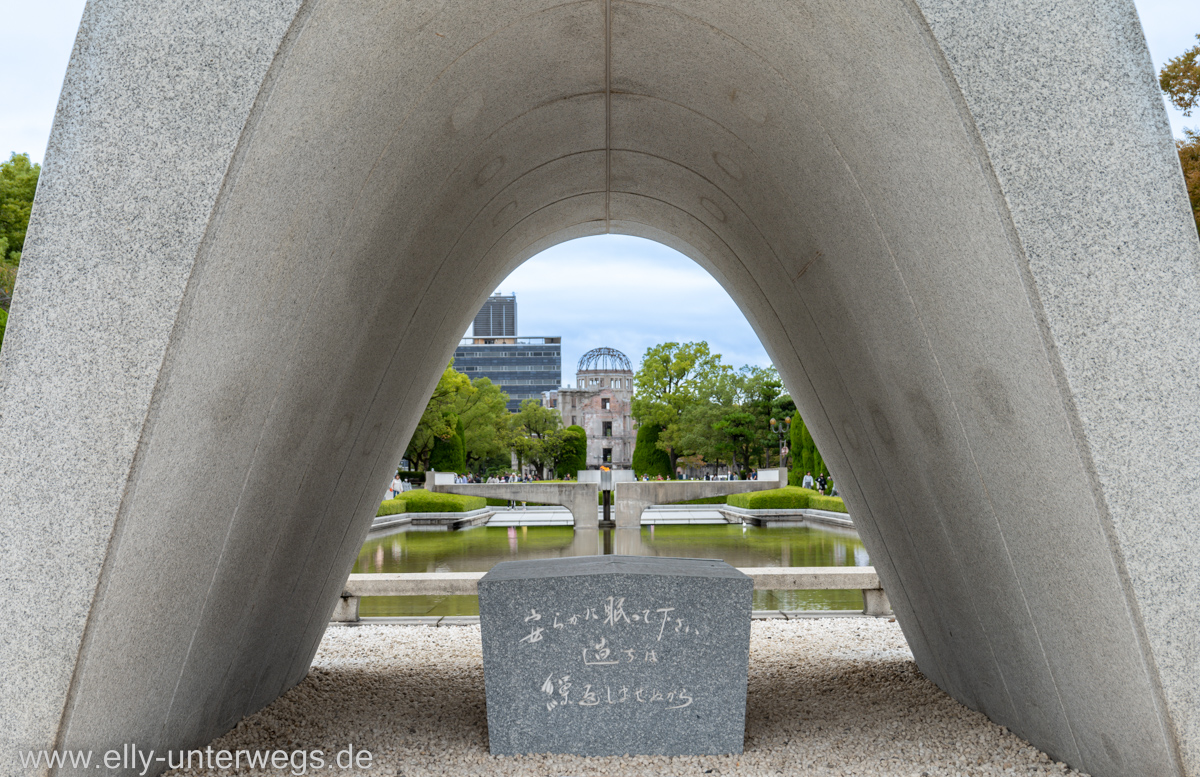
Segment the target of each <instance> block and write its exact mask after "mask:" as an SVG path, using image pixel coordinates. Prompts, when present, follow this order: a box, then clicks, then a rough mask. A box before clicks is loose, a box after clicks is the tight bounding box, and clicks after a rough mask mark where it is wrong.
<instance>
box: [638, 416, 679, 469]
mask: <svg viewBox="0 0 1200 777" xmlns="http://www.w3.org/2000/svg"><path fill="white" fill-rule="evenodd" d="M661 431H662V430H661V429H660V428H659V427H658V425H657V424H653V423H647V424H642V425H641V426H639V427H638V433H637V441H636V442H635V443H634V445H633V474H634V475H635V476H636V477H639V478H640V477H641V476H642V475H648V476H650V477H651V478H657V477H658V476H659V475H662V476H663V477H664V478H673V477H675V472H674V470H672V469H671V459H670V457H669V456H667V452H666V451H664V450H662V449H661V448H659V447H658V435H659V432H661Z"/></svg>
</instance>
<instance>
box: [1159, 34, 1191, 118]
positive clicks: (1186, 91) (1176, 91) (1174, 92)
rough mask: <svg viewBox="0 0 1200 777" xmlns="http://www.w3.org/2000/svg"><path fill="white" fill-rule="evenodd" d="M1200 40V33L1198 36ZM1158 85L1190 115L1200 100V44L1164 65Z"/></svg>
mask: <svg viewBox="0 0 1200 777" xmlns="http://www.w3.org/2000/svg"><path fill="white" fill-rule="evenodd" d="M1196 40H1198V41H1200V35H1197V36H1196ZM1158 85H1159V86H1160V87H1162V90H1163V91H1164V92H1166V94H1167V99H1169V100H1170V101H1171V102H1172V103H1174V104H1175V107H1176V108H1178V109H1179V110H1181V111H1183V115H1184V116H1190V115H1191V114H1192V109H1193V108H1195V107H1196V105H1197V103H1198V101H1200V45H1196V46H1193V47H1192V48H1190V49H1188V50H1187V51H1185V52H1183V53H1182V54H1180V55H1179V56H1178V57H1175V58H1174V59H1172V60H1170V61H1168V62H1167V64H1165V65H1163V69H1162V70H1160V71H1159V72H1158Z"/></svg>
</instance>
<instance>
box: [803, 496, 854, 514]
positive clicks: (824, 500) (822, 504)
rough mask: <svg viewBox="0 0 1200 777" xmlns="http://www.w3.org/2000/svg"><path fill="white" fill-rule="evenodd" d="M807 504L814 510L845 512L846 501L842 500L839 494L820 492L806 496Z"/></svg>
mask: <svg viewBox="0 0 1200 777" xmlns="http://www.w3.org/2000/svg"><path fill="white" fill-rule="evenodd" d="M808 506H809V507H811V508H812V509H814V510H829V511H831V512H835V513H844V512H847V510H846V503H845V502H843V501H842V498H841V497H840V496H821V495H820V494H817V495H816V496H810V497H809V498H808Z"/></svg>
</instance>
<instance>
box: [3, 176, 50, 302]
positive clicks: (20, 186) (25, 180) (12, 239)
mask: <svg viewBox="0 0 1200 777" xmlns="http://www.w3.org/2000/svg"><path fill="white" fill-rule="evenodd" d="M41 170H42V168H41V165H35V164H31V163H30V161H29V155H28V154H16V153H14V154H13V155H12V156H11V157H10V158H9V160H8V161H7V162H4V163H0V308H2V309H4V310H8V302H9V300H10V299H11V297H12V291H13V284H15V283H16V280H17V266H18V265H20V263H21V252H22V251H23V250H24V249H25V231H26V230H27V229H28V228H29V213H30V211H31V210H32V208H33V195H34V192H35V191H36V190H37V182H38V175H39V174H40V173H41Z"/></svg>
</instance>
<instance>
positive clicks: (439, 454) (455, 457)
mask: <svg viewBox="0 0 1200 777" xmlns="http://www.w3.org/2000/svg"><path fill="white" fill-rule="evenodd" d="M446 422H447V424H448V425H451V426H452V427H453V431H452V432H451V433H450V434H449V435H448V436H446V437H435V438H434V439H433V450H432V451H430V453H429V467H428V469H432V470H437V471H438V472H457V473H458V474H459V475H465V474H466V472H467V457H466V453H465V451H464V448H463V423H462V419H461V418H459V417H458V416H456V415H454V414H453V413H446Z"/></svg>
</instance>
